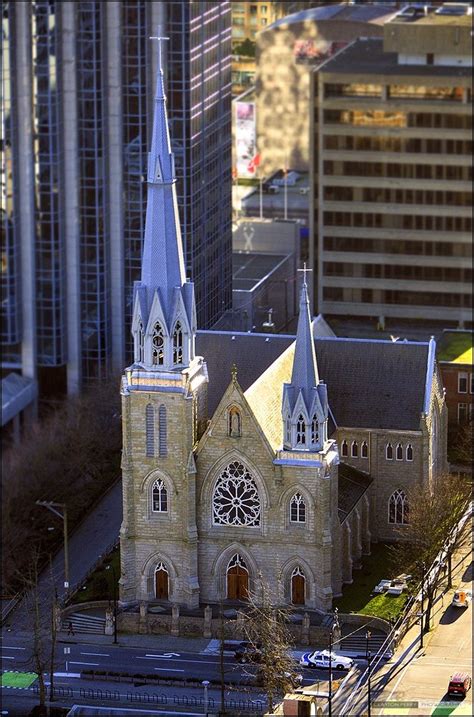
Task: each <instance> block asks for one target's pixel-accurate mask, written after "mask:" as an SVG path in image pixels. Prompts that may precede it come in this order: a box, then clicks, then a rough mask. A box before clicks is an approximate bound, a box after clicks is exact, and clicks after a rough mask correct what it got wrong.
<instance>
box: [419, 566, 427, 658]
mask: <svg viewBox="0 0 474 717" xmlns="http://www.w3.org/2000/svg"><path fill="white" fill-rule="evenodd" d="M425 569H426V566H425V563H424V562H422V563H421V607H420V648H423V631H424V625H423V603H424V600H425Z"/></svg>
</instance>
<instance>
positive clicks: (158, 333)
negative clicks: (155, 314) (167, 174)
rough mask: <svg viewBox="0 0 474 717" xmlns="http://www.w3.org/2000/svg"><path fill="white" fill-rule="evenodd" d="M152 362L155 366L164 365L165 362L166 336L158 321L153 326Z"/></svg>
mask: <svg viewBox="0 0 474 717" xmlns="http://www.w3.org/2000/svg"><path fill="white" fill-rule="evenodd" d="M151 348H152V363H153V365H154V366H163V364H164V362H165V338H164V333H163V327H162V326H161V324H160V323H159V322H158V321H157V322H156V324H155V325H154V326H153V334H152V347H151Z"/></svg>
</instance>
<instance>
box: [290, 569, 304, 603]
mask: <svg viewBox="0 0 474 717" xmlns="http://www.w3.org/2000/svg"><path fill="white" fill-rule="evenodd" d="M305 585H306V580H305V577H304V575H303V573H302V572H301V570H300V568H295V569H294V570H293V573H292V575H291V602H292V603H293V605H304V604H305Z"/></svg>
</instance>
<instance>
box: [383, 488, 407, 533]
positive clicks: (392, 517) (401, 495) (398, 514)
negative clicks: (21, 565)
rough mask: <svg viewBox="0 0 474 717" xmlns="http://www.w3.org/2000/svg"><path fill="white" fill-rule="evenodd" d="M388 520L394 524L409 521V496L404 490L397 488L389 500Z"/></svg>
mask: <svg viewBox="0 0 474 717" xmlns="http://www.w3.org/2000/svg"><path fill="white" fill-rule="evenodd" d="M388 522H389V523H393V524H394V525H406V524H407V523H408V498H407V496H406V493H405V492H404V491H403V490H396V491H395V492H394V493H392V495H391V496H390V498H389V500H388Z"/></svg>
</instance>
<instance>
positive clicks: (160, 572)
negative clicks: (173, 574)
mask: <svg viewBox="0 0 474 717" xmlns="http://www.w3.org/2000/svg"><path fill="white" fill-rule="evenodd" d="M169 582H170V581H169V574H168V570H167V568H166V566H165V565H164V563H158V565H157V566H156V568H155V597H156V599H157V600H168V597H169Z"/></svg>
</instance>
